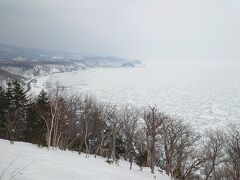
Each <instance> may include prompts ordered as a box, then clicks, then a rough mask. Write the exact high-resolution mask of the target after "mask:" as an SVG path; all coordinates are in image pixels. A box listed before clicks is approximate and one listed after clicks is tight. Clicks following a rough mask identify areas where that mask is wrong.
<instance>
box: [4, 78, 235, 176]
mask: <svg viewBox="0 0 240 180" xmlns="http://www.w3.org/2000/svg"><path fill="white" fill-rule="evenodd" d="M0 138H2V139H8V140H9V141H10V143H14V141H24V142H30V143H33V144H37V145H38V146H41V147H46V148H47V149H52V148H58V149H61V150H73V151H78V153H79V154H80V153H82V152H84V153H85V154H86V158H87V157H88V156H89V154H95V155H96V156H97V155H98V156H102V157H105V158H106V161H107V162H108V163H115V162H116V163H117V162H118V160H119V159H124V160H126V161H129V168H130V169H131V168H132V164H133V163H136V164H138V165H139V167H140V169H142V168H143V167H149V168H150V170H151V172H152V173H157V172H158V170H159V169H162V170H165V171H166V173H167V174H168V175H170V176H171V177H173V178H175V179H180V180H185V179H206V180H208V179H216V180H218V179H224V180H225V179H230V180H239V179H240V131H239V129H237V128H236V127H228V128H226V130H225V131H224V132H223V131H220V130H211V131H206V133H205V134H204V135H203V134H198V133H197V132H195V131H194V130H193V129H192V128H191V126H190V125H189V124H186V123H185V122H184V121H183V120H181V119H178V118H176V117H172V116H170V115H167V114H165V113H163V112H161V111H160V109H159V108H158V107H155V106H146V107H143V108H137V107H134V106H125V107H122V106H121V107H119V106H117V105H113V104H106V103H100V102H98V101H96V100H95V99H94V98H93V97H90V96H87V95H82V94H80V95H72V94H70V93H69V92H68V91H66V90H65V89H64V88H62V87H60V86H57V87H56V88H54V89H52V90H49V91H48V92H46V91H44V90H42V91H41V93H40V94H39V95H38V96H36V97H35V96H28V95H27V94H26V93H25V92H24V89H23V87H22V86H21V84H20V83H18V82H17V81H13V82H11V83H8V87H7V88H6V89H3V88H0ZM12 148H14V147H12Z"/></svg>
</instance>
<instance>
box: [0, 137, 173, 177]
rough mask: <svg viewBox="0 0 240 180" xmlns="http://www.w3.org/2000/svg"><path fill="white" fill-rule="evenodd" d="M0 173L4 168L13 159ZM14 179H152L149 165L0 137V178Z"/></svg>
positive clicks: (158, 174)
mask: <svg viewBox="0 0 240 180" xmlns="http://www.w3.org/2000/svg"><path fill="white" fill-rule="evenodd" d="M14 159H15V161H14V163H12V164H11V166H10V167H9V168H8V169H7V171H6V172H5V173H4V175H3V176H2V177H1V174H2V173H3V171H4V169H5V168H6V167H7V166H8V165H9V164H10V163H11V162H12V161H13V160H14ZM21 169H23V170H22V171H21ZM18 171H21V173H19V174H18V175H16V176H15V177H14V178H13V179H15V180H23V179H24V180H55V179H56V180H80V179H81V180H96V179H97V180H153V179H154V176H153V175H152V174H151V173H150V170H149V169H147V168H146V169H144V170H143V171H142V172H141V171H140V170H139V167H137V166H134V167H133V170H132V171H130V170H129V164H128V163H127V162H124V161H120V162H119V165H115V164H113V165H110V164H108V163H106V162H105V159H103V158H101V157H97V158H94V157H93V156H90V158H85V155H84V154H82V155H78V153H77V152H71V151H60V150H50V151H47V150H46V149H45V148H38V147H37V146H35V145H32V144H29V143H23V142H16V143H15V144H14V145H12V144H10V143H9V141H6V140H2V139H0V179H1V180H9V179H11V177H12V175H14V174H17V172H18ZM156 179H158V180H160V179H161V180H170V178H169V177H168V176H166V175H161V174H160V173H157V175H156Z"/></svg>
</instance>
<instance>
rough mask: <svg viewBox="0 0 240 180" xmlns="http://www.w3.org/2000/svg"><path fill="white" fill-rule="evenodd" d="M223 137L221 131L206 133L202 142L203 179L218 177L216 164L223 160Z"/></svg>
mask: <svg viewBox="0 0 240 180" xmlns="http://www.w3.org/2000/svg"><path fill="white" fill-rule="evenodd" d="M223 148H224V138H223V134H222V132H221V131H211V132H209V133H207V142H206V143H205V144H204V154H203V155H204V156H205V161H204V164H203V166H204V169H203V170H204V175H205V179H206V180H208V179H218V178H217V175H216V168H217V166H218V165H219V164H220V163H222V161H223V156H224V153H223Z"/></svg>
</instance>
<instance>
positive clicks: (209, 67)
mask: <svg viewBox="0 0 240 180" xmlns="http://www.w3.org/2000/svg"><path fill="white" fill-rule="evenodd" d="M56 82H58V83H59V84H61V85H63V86H65V87H66V88H67V89H68V90H69V91H70V92H72V93H81V94H82V93H83V94H90V95H93V96H95V97H96V98H97V99H98V100H99V101H104V102H111V103H114V104H120V105H125V104H134V105H136V106H140V107H141V106H147V105H157V106H158V107H159V109H160V110H162V111H164V112H166V113H168V114H170V115H173V116H176V117H178V118H182V119H184V120H185V121H187V122H190V123H191V124H192V126H193V127H194V128H197V129H199V130H202V129H205V130H206V129H209V128H216V127H219V128H224V127H226V125H231V124H235V125H240V62H239V61H188V62H186V61H185V62H183V61H174V62H173V61H163V62H157V63H156V62H155V63H147V64H146V65H145V66H139V67H136V68H96V69H88V70H84V71H78V72H67V73H58V74H53V75H50V76H47V77H42V78H39V79H38V80H37V83H36V85H35V86H34V87H33V89H32V90H33V91H35V92H39V91H40V89H41V88H42V87H43V88H46V87H48V88H51V87H54V85H55V84H56Z"/></svg>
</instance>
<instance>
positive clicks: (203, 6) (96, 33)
mask: <svg viewBox="0 0 240 180" xmlns="http://www.w3.org/2000/svg"><path fill="white" fill-rule="evenodd" d="M0 42H2V43H7V44H12V45H17V46H26V47H35V48H41V49H59V50H67V51H72V52H80V53H91V54H99V55H115V56H121V57H130V58H139V59H144V60H160V59H238V58H240V1H239V0H0Z"/></svg>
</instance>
